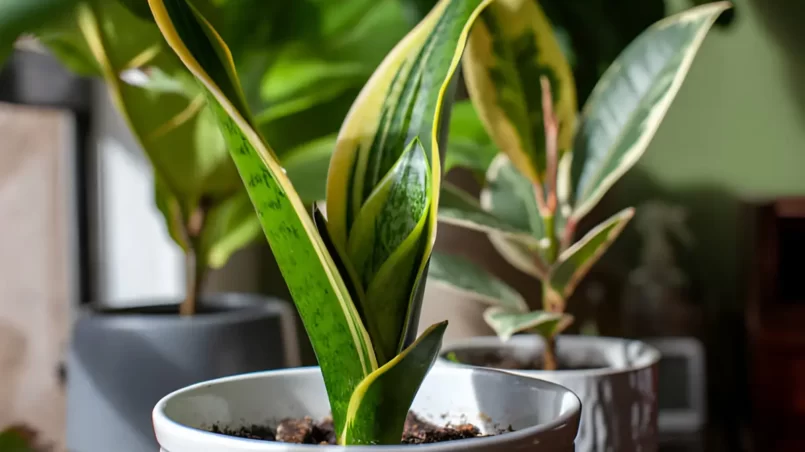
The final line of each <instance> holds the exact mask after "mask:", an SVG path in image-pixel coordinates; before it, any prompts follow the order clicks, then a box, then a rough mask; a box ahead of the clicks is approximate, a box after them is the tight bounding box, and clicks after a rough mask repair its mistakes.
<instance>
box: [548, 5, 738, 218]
mask: <svg viewBox="0 0 805 452" xmlns="http://www.w3.org/2000/svg"><path fill="white" fill-rule="evenodd" d="M728 8H730V4H729V3H728V2H716V3H710V4H706V5H703V6H698V7H695V8H691V9H689V10H687V11H685V12H682V13H679V14H677V15H674V16H671V17H668V18H666V19H663V20H661V21H659V22H657V23H656V24H654V25H652V26H651V27H649V28H648V29H647V30H646V31H645V32H643V33H642V34H641V35H640V36H638V37H637V39H635V40H634V41H633V42H632V43H631V44H630V45H629V46H628V47H627V48H626V49H625V50H624V51H623V52H622V53H621V54H620V56H618V58H617V59H616V60H615V62H614V63H613V64H612V66H611V67H610V68H609V69H608V70H607V71H606V72H605V73H604V75H603V76H602V78H601V80H600V81H599V82H598V84H597V85H596V88H595V89H594V90H593V92H592V94H591V95H590V98H589V100H588V101H587V104H586V105H585V107H584V109H583V110H582V113H581V118H580V123H579V130H578V133H577V134H576V138H575V140H574V146H573V147H574V150H573V162H572V165H571V169H570V174H567V173H560V174H559V177H560V179H561V178H568V177H569V178H570V179H571V182H570V183H571V186H572V188H573V190H574V192H573V196H574V203H573V211H572V215H571V219H570V221H572V222H573V223H577V222H578V221H579V220H580V219H581V218H582V217H583V216H584V215H586V214H587V213H589V212H590V210H591V209H592V208H593V207H594V206H595V205H596V204H597V203H598V202H599V201H600V200H601V198H602V197H603V196H604V194H605V193H606V192H607V190H609V189H610V188H611V187H612V185H613V184H614V183H615V182H616V181H617V180H618V179H619V178H620V177H621V176H623V174H624V173H626V171H628V170H629V169H630V168H631V167H632V166H634V164H635V163H636V162H637V161H638V160H639V159H640V157H641V156H642V155H643V153H644V152H645V150H646V147H647V146H648V144H649V142H650V141H651V139H652V138H653V137H654V134H655V132H656V131H657V129H658V127H659V125H660V122H661V121H662V120H663V118H664V117H665V114H666V112H667V111H668V108H669V107H670V105H671V102H672V101H673V100H674V98H675V97H676V95H677V93H678V92H679V88H680V87H681V86H682V82H683V81H684V79H685V76H686V75H687V73H688V70H689V69H690V66H691V64H692V62H693V58H694V57H695V55H696V53H697V52H698V50H699V47H700V46H701V44H702V42H703V41H704V38H705V36H706V35H707V32H708V31H709V30H710V28H711V26H712V25H713V23H714V22H715V20H716V19H717V18H718V16H719V15H720V14H721V13H722V12H724V11H725V10H727V9H728Z"/></svg>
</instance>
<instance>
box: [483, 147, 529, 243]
mask: <svg viewBox="0 0 805 452" xmlns="http://www.w3.org/2000/svg"><path fill="white" fill-rule="evenodd" d="M481 206H482V207H483V208H484V210H486V211H487V212H489V213H490V214H492V215H494V216H495V217H497V218H500V219H501V220H503V221H505V222H506V223H508V224H511V225H512V226H515V227H517V228H518V229H520V230H525V231H530V232H531V235H532V236H533V237H534V238H535V239H536V240H542V239H543V238H545V236H544V227H543V224H542V217H541V216H540V213H539V209H538V208H537V201H536V197H535V192H534V184H532V183H531V181H529V180H528V179H527V178H526V177H525V176H524V175H523V173H521V172H520V171H518V169H517V168H516V167H515V166H514V164H513V163H512V162H511V160H510V159H509V158H508V157H507V156H506V155H505V154H499V155H498V156H497V157H495V160H493V161H492V164H491V165H490V166H489V171H488V172H487V173H486V187H484V189H483V191H481Z"/></svg>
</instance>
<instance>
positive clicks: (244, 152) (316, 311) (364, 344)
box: [149, 0, 377, 430]
mask: <svg viewBox="0 0 805 452" xmlns="http://www.w3.org/2000/svg"><path fill="white" fill-rule="evenodd" d="M149 4H150V6H151V10H152V12H153V14H154V18H155V20H156V22H157V24H158V25H159V28H160V29H161V31H162V34H163V36H164V37H165V39H166V40H167V42H168V44H169V45H170V46H171V47H172V48H173V50H174V52H176V54H177V55H178V56H179V58H180V59H181V61H182V62H183V63H184V64H185V66H186V67H187V68H188V69H189V70H190V72H191V73H193V75H194V76H195V77H196V78H197V79H198V80H199V81H200V82H201V83H202V85H203V86H204V89H205V91H206V92H207V99H208V103H209V104H210V106H211V108H213V111H215V113H216V117H217V118H218V121H219V124H220V128H221V131H222V133H223V135H224V138H225V139H226V143H227V146H228V148H229V151H230V153H231V155H232V158H233V159H234V161H235V164H236V166H237V167H238V170H239V172H240V175H241V177H242V178H243V180H244V182H245V184H246V187H247V191H248V192H249V196H250V198H251V200H252V203H253V205H254V207H255V209H256V210H257V214H258V217H259V218H260V223H261V225H262V227H263V231H264V232H265V234H266V237H267V239H268V242H269V244H270V245H271V249H272V251H273V253H274V256H275V258H276V260H277V263H278V264H279V267H280V270H281V272H282V275H283V277H284V279H285V282H286V284H287V285H288V288H289V290H290V292H291V296H292V297H293V299H294V302H295V304H296V307H297V309H298V311H299V314H300V316H301V318H302V320H303V322H304V324H305V329H306V330H307V332H308V336H309V337H310V339H311V343H312V344H313V347H314V350H315V351H316V356H317V358H318V362H319V365H320V366H321V368H322V373H323V375H324V380H325V384H326V386H327V394H328V396H329V399H330V406H331V409H332V413H333V420H334V423H335V425H336V428H337V429H339V430H341V429H343V427H344V425H345V422H346V418H347V413H346V412H347V406H348V403H349V399H350V397H351V395H352V392H353V390H354V389H355V387H356V386H357V385H358V383H359V382H360V381H361V380H363V379H364V378H365V377H366V376H367V375H369V374H371V373H372V372H373V371H374V370H376V369H377V361H376V359H375V355H374V352H373V350H372V345H371V340H370V338H369V335H368V333H367V332H366V330H365V328H364V326H363V324H362V322H361V319H360V315H359V313H358V312H357V310H356V307H355V305H354V304H353V301H352V300H351V297H350V294H349V291H348V289H347V287H346V284H345V282H344V280H343V279H342V277H341V275H340V273H339V271H338V268H337V267H336V265H335V262H334V261H333V259H332V257H331V256H330V254H329V252H328V250H327V248H326V245H325V243H324V242H323V240H322V238H321V237H320V236H319V234H318V232H317V229H316V227H315V225H314V224H313V221H312V220H311V218H310V215H309V214H308V213H307V211H306V210H305V207H304V204H303V203H302V200H301V199H300V198H299V196H298V195H297V194H296V192H295V191H294V190H293V187H292V185H291V182H290V180H288V178H287V177H286V175H285V173H284V171H283V170H282V168H281V167H280V164H279V162H278V161H277V160H276V158H275V157H274V153H273V152H272V151H271V148H270V147H269V146H268V145H267V144H266V143H265V141H264V140H263V139H262V137H260V135H259V134H258V133H257V131H256V130H255V128H254V127H253V124H252V122H251V114H250V112H249V111H248V108H247V106H246V102H245V101H244V98H243V95H242V89H241V88H240V83H239V80H238V78H237V76H236V74H235V67H234V63H233V62H232V59H231V56H230V53H229V50H228V48H227V47H226V45H225V44H224V43H223V41H222V40H221V39H220V37H219V36H218V34H217V33H216V32H215V30H214V29H212V27H211V26H210V25H209V23H208V22H207V21H206V20H205V19H204V18H203V17H201V16H200V14H199V13H198V12H197V11H195V9H194V8H193V7H192V6H191V5H190V4H189V3H188V2H187V0H149Z"/></svg>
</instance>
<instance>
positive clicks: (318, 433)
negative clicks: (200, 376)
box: [210, 412, 512, 445]
mask: <svg viewBox="0 0 805 452" xmlns="http://www.w3.org/2000/svg"><path fill="white" fill-rule="evenodd" d="M210 431H211V432H212V433H218V434H221V435H227V436H234V437H238V438H248V439H257V440H263V441H276V442H283V443H293V444H318V445H332V444H336V438H335V429H334V428H333V421H332V419H330V418H325V419H324V420H322V421H320V422H315V421H314V420H313V419H312V418H310V417H304V418H301V419H285V420H283V421H282V422H280V423H279V425H277V427H276V428H271V427H268V426H265V425H251V426H244V427H240V428H237V429H231V428H227V427H222V426H219V425H214V426H213V427H212V428H211V429H210ZM506 431H512V430H511V428H509V429H507V430H499V431H498V432H496V434H500V433H505V432H506ZM482 436H489V435H484V434H482V433H481V431H480V430H479V429H478V427H476V426H474V425H472V424H469V423H464V424H460V425H448V426H444V427H440V426H437V425H435V424H432V423H430V422H428V421H425V420H423V419H421V418H420V417H418V416H417V415H416V414H414V413H413V412H409V413H408V416H407V417H406V419H405V428H404V430H403V437H402V440H401V443H402V444H427V443H440V442H444V441H453V440H457V439H467V438H476V437H482Z"/></svg>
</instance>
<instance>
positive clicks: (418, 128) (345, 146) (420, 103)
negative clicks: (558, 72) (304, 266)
mask: <svg viewBox="0 0 805 452" xmlns="http://www.w3.org/2000/svg"><path fill="white" fill-rule="evenodd" d="M489 1H490V0H442V1H440V2H439V3H438V4H437V5H436V7H435V8H434V9H433V10H432V11H431V13H430V14H429V15H428V16H427V17H426V18H425V19H424V20H423V21H422V22H421V23H420V24H419V25H417V27H416V28H415V29H414V30H413V31H411V33H409V34H408V36H406V37H405V39H403V40H402V41H401V42H400V43H399V44H398V45H397V46H396V47H395V48H394V50H392V52H391V53H390V54H389V55H388V56H387V57H386V59H385V60H384V61H383V62H382V63H381V64H380V66H379V67H378V68H377V70H376V71H375V73H374V75H372V77H371V79H370V80H369V82H368V83H367V85H366V86H365V87H364V89H363V90H362V91H361V93H360V95H359V96H358V99H357V100H356V101H355V103H354V104H353V106H352V109H351V110H350V112H349V114H348V115H347V118H346V119H345V121H344V124H343V126H342V128H341V132H340V134H339V138H338V143H337V145H336V150H335V153H334V154H333V159H332V162H331V165H330V172H329V175H328V180H327V214H328V227H329V228H330V231H331V233H332V237H333V240H334V241H335V242H337V243H339V244H341V246H342V247H343V248H346V249H350V254H351V256H353V259H356V260H358V261H359V262H358V263H356V265H355V266H356V269H357V270H358V272H359V273H361V275H362V284H363V285H364V286H365V287H366V288H367V293H366V296H367V300H363V301H362V305H364V306H370V305H376V306H379V305H381V304H386V303H388V300H386V297H385V296H384V295H385V294H384V293H383V291H382V290H381V289H382V288H383V287H384V286H383V284H384V283H383V282H382V281H387V280H389V279H390V278H397V279H399V280H401V281H407V287H408V288H409V290H410V289H411V288H415V289H416V288H421V287H423V282H422V278H423V276H424V274H425V270H426V267H427V265H428V259H429V257H430V253H431V250H432V248H433V244H434V240H435V234H436V225H437V223H436V221H437V219H436V215H437V207H438V199H439V189H440V186H441V173H442V169H441V158H442V156H441V150H443V149H444V148H445V141H446V138H447V128H446V127H445V128H442V126H441V123H442V121H443V120H444V119H445V118H446V117H447V116H449V114H450V111H451V105H452V98H453V93H454V89H455V83H454V82H455V79H456V75H457V72H456V69H457V67H458V65H459V63H460V59H461V55H462V53H463V49H464V44H465V42H466V39H467V36H468V34H469V29H470V27H471V26H472V23H473V21H474V20H475V18H476V17H477V16H478V14H479V13H480V12H481V10H482V9H483V8H484V7H485V6H486V5H487V4H488V3H489ZM415 138H418V139H419V140H420V141H421V148H422V149H423V150H424V152H425V153H426V154H425V155H426V158H427V162H428V164H429V169H430V176H429V180H430V185H429V187H430V193H429V195H428V197H427V199H428V204H427V209H428V214H427V216H426V221H427V223H426V224H424V225H423V228H424V230H423V233H422V237H421V240H417V241H416V242H415V243H414V240H413V236H411V237H409V238H411V242H410V243H405V244H403V245H401V247H402V248H403V249H401V250H395V254H393V255H390V254H388V253H387V252H384V253H383V255H384V256H385V255H388V256H390V257H389V259H390V260H392V261H395V262H393V263H391V264H389V263H388V262H387V263H386V264H388V265H387V266H386V265H385V264H384V267H383V268H384V269H387V271H388V272H387V273H384V272H383V271H382V270H378V271H377V275H376V276H375V277H374V278H377V279H378V281H374V278H373V277H372V276H371V272H370V273H366V271H365V268H364V266H363V264H362V262H365V261H366V259H365V258H364V257H361V256H367V255H368V254H367V253H368V251H366V250H364V251H360V252H358V251H359V250H358V249H357V247H356V246H355V245H353V244H354V243H357V242H360V241H362V240H363V237H362V234H364V232H365V231H366V228H367V226H366V224H367V223H362V221H363V220H360V217H361V216H367V215H368V218H371V217H373V216H374V214H370V213H364V212H371V211H365V210H364V209H365V208H366V207H367V206H368V205H369V204H370V203H371V202H372V199H373V197H374V196H375V194H376V193H377V190H378V187H379V186H381V185H382V184H383V181H384V180H386V178H387V177H388V176H387V175H388V174H389V172H390V171H392V169H393V167H394V165H395V164H396V163H397V162H398V161H399V160H400V157H401V156H402V154H403V152H404V151H405V150H406V149H407V148H408V146H409V145H410V144H411V142H412V141H413V140H414V139H415ZM417 213H418V212H417ZM414 216H415V215H412V218H413V217H414ZM353 237H354V238H353ZM346 244H349V246H347V245H346ZM408 247H415V248H408ZM413 255H415V259H416V261H415V265H414V267H413V272H412V273H410V274H405V273H398V272H392V270H391V269H393V268H396V267H397V266H398V265H401V262H403V261H404V259H408V258H410V257H411V256H413ZM403 256H406V257H405V258H404V259H403ZM373 259H375V258H373ZM397 259H401V260H400V261H399V262H396V260H397ZM375 267H376V265H375ZM367 275H369V279H372V280H371V281H370V280H369V279H367ZM387 278H389V279H387ZM421 294H422V291H421V290H420V291H411V292H409V293H408V294H407V297H408V299H407V312H406V315H405V317H404V318H405V323H404V324H403V325H402V326H401V328H394V330H393V331H391V333H393V334H396V335H397V344H396V349H395V350H394V351H393V352H392V351H391V350H385V349H386V348H388V347H389V346H390V343H391V341H390V339H388V338H386V339H383V340H382V342H383V345H380V346H382V347H383V348H384V351H383V353H382V355H383V356H385V357H391V356H394V354H396V353H398V352H399V351H400V350H402V349H403V348H404V347H405V346H406V345H407V344H409V343H410V342H411V341H412V340H413V337H414V334H415V329H416V318H415V316H416V315H417V312H418V309H419V305H420V304H421ZM395 296H396V295H395ZM373 297H380V298H379V299H377V300H374V299H372V298H373ZM388 309H393V310H394V311H396V310H397V307H389V308H388ZM388 333H389V332H388V331H384V332H383V333H382V334H384V335H386V334H388ZM373 339H375V338H374V336H373Z"/></svg>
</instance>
